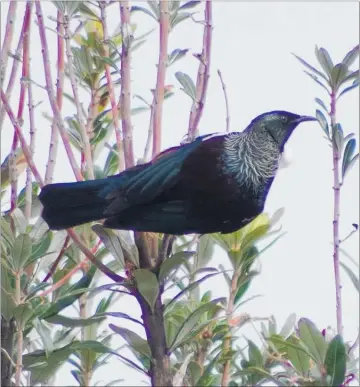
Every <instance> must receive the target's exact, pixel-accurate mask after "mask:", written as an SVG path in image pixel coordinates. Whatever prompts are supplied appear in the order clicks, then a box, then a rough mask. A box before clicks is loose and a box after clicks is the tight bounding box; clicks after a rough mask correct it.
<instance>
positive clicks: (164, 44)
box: [152, 1, 169, 157]
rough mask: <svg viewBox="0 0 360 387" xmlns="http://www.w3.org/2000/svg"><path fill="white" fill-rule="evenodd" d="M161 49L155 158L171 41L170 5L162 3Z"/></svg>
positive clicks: (156, 108) (154, 128)
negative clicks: (169, 42) (169, 41)
mask: <svg viewBox="0 0 360 387" xmlns="http://www.w3.org/2000/svg"><path fill="white" fill-rule="evenodd" d="M159 6H160V49H159V61H158V66H157V79H156V88H155V94H154V100H155V104H154V114H153V120H154V123H153V150H152V156H153V157H155V156H156V155H157V154H158V153H160V151H161V135H162V111H163V103H164V92H165V90H164V89H165V76H166V66H167V56H168V54H167V52H168V40H169V3H168V1H160V5H159Z"/></svg>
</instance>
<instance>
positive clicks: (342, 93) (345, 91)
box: [337, 79, 359, 99]
mask: <svg viewBox="0 0 360 387" xmlns="http://www.w3.org/2000/svg"><path fill="white" fill-rule="evenodd" d="M358 86H359V79H355V80H354V82H353V84H352V85H351V86H349V87H346V88H345V89H344V90H343V91H342V92H341V93H340V94H339V95H338V97H337V99H339V98H340V97H341V96H342V95H344V94H346V93H348V92H349V91H350V90H352V89H355V88H356V87H358Z"/></svg>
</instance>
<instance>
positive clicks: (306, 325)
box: [298, 318, 327, 365]
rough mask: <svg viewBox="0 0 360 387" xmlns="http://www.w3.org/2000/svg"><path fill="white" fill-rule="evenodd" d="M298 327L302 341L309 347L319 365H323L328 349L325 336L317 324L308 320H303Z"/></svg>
mask: <svg viewBox="0 0 360 387" xmlns="http://www.w3.org/2000/svg"><path fill="white" fill-rule="evenodd" d="M298 326H299V334H300V339H301V341H302V342H303V343H304V344H305V345H306V346H307V348H308V349H309V351H310V353H311V354H312V355H313V356H314V358H315V359H316V361H317V363H318V365H323V364H324V360H325V353H326V349H327V343H326V341H325V339H324V337H323V335H322V334H321V332H320V331H319V329H318V328H317V327H316V326H315V324H314V323H313V322H312V321H310V320H309V319H307V318H301V319H300V320H299V323H298Z"/></svg>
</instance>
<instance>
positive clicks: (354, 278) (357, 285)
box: [340, 262, 360, 293]
mask: <svg viewBox="0 0 360 387" xmlns="http://www.w3.org/2000/svg"><path fill="white" fill-rule="evenodd" d="M340 265H341V267H342V268H343V269H344V270H345V272H346V274H347V275H348V276H349V278H350V280H351V282H352V283H353V285H354V286H355V289H356V290H357V291H358V293H360V281H359V278H358V277H357V276H356V274H355V273H354V272H353V271H352V270H351V269H350V267H349V266H347V265H345V263H343V262H340Z"/></svg>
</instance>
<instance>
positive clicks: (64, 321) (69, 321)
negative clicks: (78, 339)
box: [46, 314, 105, 328]
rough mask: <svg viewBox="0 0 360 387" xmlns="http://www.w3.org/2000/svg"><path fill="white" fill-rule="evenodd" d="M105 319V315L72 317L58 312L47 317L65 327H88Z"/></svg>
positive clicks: (48, 319)
mask: <svg viewBox="0 0 360 387" xmlns="http://www.w3.org/2000/svg"><path fill="white" fill-rule="evenodd" d="M104 320H105V317H104V316H96V315H95V316H92V317H88V318H72V317H67V316H62V315H61V314H58V315H56V316H51V317H49V318H47V319H46V321H48V322H49V323H51V324H57V325H62V326H64V327H69V328H73V327H87V326H90V325H93V324H100V323H101V322H103V321H104Z"/></svg>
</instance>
